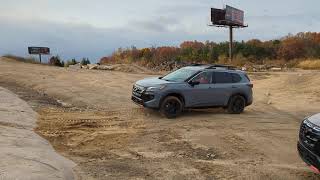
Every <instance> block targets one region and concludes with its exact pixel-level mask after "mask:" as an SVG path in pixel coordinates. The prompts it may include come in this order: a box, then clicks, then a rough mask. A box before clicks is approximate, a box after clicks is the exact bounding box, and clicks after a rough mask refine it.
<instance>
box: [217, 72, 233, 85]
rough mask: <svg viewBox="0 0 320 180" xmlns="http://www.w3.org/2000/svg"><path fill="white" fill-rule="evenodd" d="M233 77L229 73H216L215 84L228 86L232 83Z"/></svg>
mask: <svg viewBox="0 0 320 180" xmlns="http://www.w3.org/2000/svg"><path fill="white" fill-rule="evenodd" d="M232 82H233V80H232V76H231V74H230V73H228V72H214V73H213V83H215V84H228V83H232Z"/></svg>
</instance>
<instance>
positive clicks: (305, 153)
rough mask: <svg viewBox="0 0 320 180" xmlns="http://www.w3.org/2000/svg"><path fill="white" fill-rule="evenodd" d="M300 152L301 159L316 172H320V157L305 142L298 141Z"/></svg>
mask: <svg viewBox="0 0 320 180" xmlns="http://www.w3.org/2000/svg"><path fill="white" fill-rule="evenodd" d="M297 147H298V152H299V155H300V157H301V159H302V160H303V161H304V162H305V163H307V164H308V165H309V166H310V168H311V169H312V170H313V171H314V172H316V173H318V174H319V173H320V157H319V156H317V155H316V154H314V153H313V152H311V151H310V150H308V149H307V148H306V147H305V146H304V145H303V144H301V143H300V142H298V145H297Z"/></svg>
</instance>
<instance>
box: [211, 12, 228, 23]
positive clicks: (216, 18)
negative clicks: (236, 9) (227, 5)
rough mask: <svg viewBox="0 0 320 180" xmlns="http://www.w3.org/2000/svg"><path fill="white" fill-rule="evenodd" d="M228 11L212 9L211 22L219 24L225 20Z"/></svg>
mask: <svg viewBox="0 0 320 180" xmlns="http://www.w3.org/2000/svg"><path fill="white" fill-rule="evenodd" d="M225 16H226V11H225V10H223V9H216V8H211V22H212V23H213V24H219V23H221V22H222V21H224V20H225Z"/></svg>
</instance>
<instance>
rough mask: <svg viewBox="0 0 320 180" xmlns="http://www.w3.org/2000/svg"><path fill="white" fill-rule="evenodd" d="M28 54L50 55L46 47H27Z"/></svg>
mask: <svg viewBox="0 0 320 180" xmlns="http://www.w3.org/2000/svg"><path fill="white" fill-rule="evenodd" d="M28 52H29V54H50V48H48V47H28Z"/></svg>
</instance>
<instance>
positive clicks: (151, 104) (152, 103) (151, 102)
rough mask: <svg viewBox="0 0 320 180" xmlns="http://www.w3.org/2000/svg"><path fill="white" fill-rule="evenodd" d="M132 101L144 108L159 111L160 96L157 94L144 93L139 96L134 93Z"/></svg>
mask: <svg viewBox="0 0 320 180" xmlns="http://www.w3.org/2000/svg"><path fill="white" fill-rule="evenodd" d="M131 100H132V101H133V102H134V103H136V104H138V105H141V106H143V107H147V108H152V109H158V108H159V104H160V95H158V94H156V93H154V94H153V93H142V94H139V95H137V94H135V93H132V96H131Z"/></svg>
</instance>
